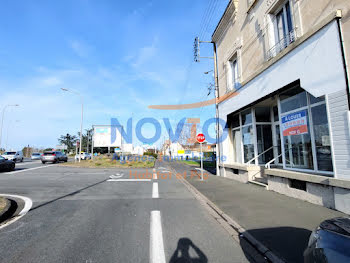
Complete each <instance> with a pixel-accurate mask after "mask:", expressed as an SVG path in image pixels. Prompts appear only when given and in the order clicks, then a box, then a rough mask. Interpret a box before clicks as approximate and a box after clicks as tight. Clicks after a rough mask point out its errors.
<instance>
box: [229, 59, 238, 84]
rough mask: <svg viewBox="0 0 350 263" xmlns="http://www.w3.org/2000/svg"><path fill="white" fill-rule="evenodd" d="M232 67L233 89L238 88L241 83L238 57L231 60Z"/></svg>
mask: <svg viewBox="0 0 350 263" xmlns="http://www.w3.org/2000/svg"><path fill="white" fill-rule="evenodd" d="M230 67H231V76H232V79H231V81H232V82H231V87H232V89H237V88H238V84H239V74H238V63H237V59H233V60H231V61H230Z"/></svg>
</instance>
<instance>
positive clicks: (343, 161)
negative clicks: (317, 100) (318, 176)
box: [326, 90, 350, 180]
mask: <svg viewBox="0 0 350 263" xmlns="http://www.w3.org/2000/svg"><path fill="white" fill-rule="evenodd" d="M326 101H327V107H328V114H329V117H328V119H329V120H330V122H329V123H330V131H331V136H332V151H333V159H334V160H335V163H334V164H335V178H339V179H348V180H350V133H349V119H348V100H347V95H346V91H345V90H341V91H338V92H334V93H331V94H329V95H328V96H327V97H326Z"/></svg>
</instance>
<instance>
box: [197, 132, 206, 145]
mask: <svg viewBox="0 0 350 263" xmlns="http://www.w3.org/2000/svg"><path fill="white" fill-rule="evenodd" d="M204 141H205V136H204V134H203V133H198V134H197V142H199V143H202V142H204Z"/></svg>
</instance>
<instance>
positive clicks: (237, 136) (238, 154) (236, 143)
mask: <svg viewBox="0 0 350 263" xmlns="http://www.w3.org/2000/svg"><path fill="white" fill-rule="evenodd" d="M232 144H233V161H234V162H236V163H242V148H241V147H242V145H241V130H240V129H239V128H238V129H235V130H233V131H232Z"/></svg>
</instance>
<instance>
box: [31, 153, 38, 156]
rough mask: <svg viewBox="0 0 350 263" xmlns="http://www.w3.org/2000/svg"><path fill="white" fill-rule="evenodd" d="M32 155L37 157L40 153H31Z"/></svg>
mask: <svg viewBox="0 0 350 263" xmlns="http://www.w3.org/2000/svg"><path fill="white" fill-rule="evenodd" d="M32 155H33V156H38V155H40V153H33V154H32Z"/></svg>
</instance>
